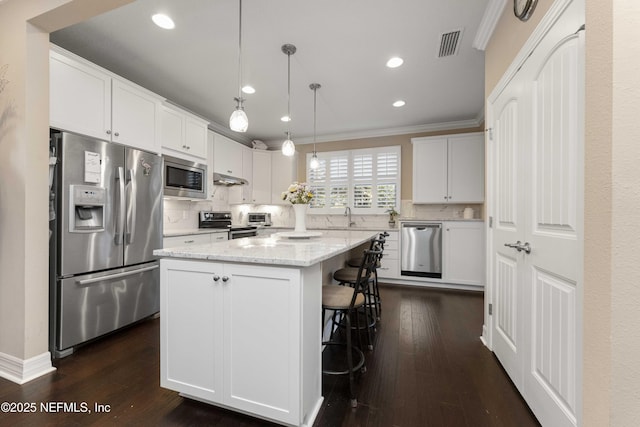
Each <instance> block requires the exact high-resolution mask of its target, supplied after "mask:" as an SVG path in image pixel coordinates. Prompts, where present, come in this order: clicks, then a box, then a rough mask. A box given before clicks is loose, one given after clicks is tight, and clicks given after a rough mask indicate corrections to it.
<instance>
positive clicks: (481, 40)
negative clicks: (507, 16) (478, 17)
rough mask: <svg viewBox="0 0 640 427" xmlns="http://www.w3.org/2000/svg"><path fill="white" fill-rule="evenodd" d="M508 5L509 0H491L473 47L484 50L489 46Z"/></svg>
mask: <svg viewBox="0 0 640 427" xmlns="http://www.w3.org/2000/svg"><path fill="white" fill-rule="evenodd" d="M506 5H507V0H489V4H487V8H486V9H485V10H484V15H483V16H482V21H480V26H479V27H478V31H477V32H476V37H475V38H474V39H473V43H472V44H471V46H472V47H474V48H475V49H478V50H482V51H484V50H485V49H486V48H487V44H488V43H489V40H490V39H491V36H492V35H493V32H494V31H495V29H496V25H498V20H499V19H500V17H501V16H502V13H503V12H504V7H505V6H506Z"/></svg>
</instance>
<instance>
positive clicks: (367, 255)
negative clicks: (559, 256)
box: [321, 250, 379, 408]
mask: <svg viewBox="0 0 640 427" xmlns="http://www.w3.org/2000/svg"><path fill="white" fill-rule="evenodd" d="M378 254H379V251H375V250H366V251H365V252H364V255H363V257H362V264H360V266H359V267H358V269H357V279H356V281H355V282H354V286H353V287H350V286H338V285H325V286H323V287H322V325H321V327H322V331H323V332H322V333H323V337H324V322H325V315H326V310H333V312H334V314H333V318H332V323H331V335H330V338H329V340H328V341H324V340H323V342H322V344H323V345H326V346H334V345H339V346H345V347H346V348H345V351H346V356H347V357H346V359H347V369H344V370H330V369H325V368H324V367H323V369H322V373H323V374H327V375H347V374H348V375H349V393H350V397H351V406H352V407H353V408H355V407H356V406H358V401H357V399H356V395H355V389H354V383H353V381H354V372H356V371H358V370H361V372H362V373H364V372H366V367H365V366H364V363H365V358H364V353H363V352H362V350H361V349H362V338H361V337H360V324H359V323H360V322H359V320H358V315H357V310H358V309H359V308H361V307H364V306H365V302H366V299H365V290H366V288H368V286H369V280H370V279H371V275H372V274H373V269H374V265H375V263H376V260H377V259H378ZM336 313H340V314H342V315H343V316H342V317H343V318H344V321H345V326H346V327H345V335H346V342H339V341H335V340H333V335H334V334H333V332H334V329H335V317H336ZM352 315H353V317H354V318H355V322H356V329H355V330H356V331H357V333H358V344H359V347H354V346H353V345H352V337H351V334H352V332H353V331H352V328H351V317H352ZM354 352H355V353H356V355H357V357H358V362H357V363H355V364H354V361H353V353H354Z"/></svg>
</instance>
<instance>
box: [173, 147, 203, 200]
mask: <svg viewBox="0 0 640 427" xmlns="http://www.w3.org/2000/svg"><path fill="white" fill-rule="evenodd" d="M163 158H164V170H163V174H162V175H163V180H164V191H163V194H164V195H165V196H171V197H185V198H190V199H206V198H207V165H204V164H201V163H196V162H191V161H188V160H184V159H179V158H177V157H171V156H163Z"/></svg>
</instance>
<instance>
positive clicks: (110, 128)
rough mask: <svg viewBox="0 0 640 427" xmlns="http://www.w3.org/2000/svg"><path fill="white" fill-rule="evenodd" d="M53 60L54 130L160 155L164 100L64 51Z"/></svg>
mask: <svg viewBox="0 0 640 427" xmlns="http://www.w3.org/2000/svg"><path fill="white" fill-rule="evenodd" d="M62 52H64V53H62ZM49 59H50V68H49V73H50V74H49V78H50V86H49V87H50V94H49V100H50V104H49V114H50V124H51V126H52V127H55V128H58V129H61V130H67V131H71V132H76V133H79V134H82V135H87V136H92V137H95V138H99V139H103V140H107V141H113V142H118V143H121V144H124V145H128V146H131V147H134V148H139V149H142V150H147V151H151V152H155V153H159V152H160V143H159V141H160V137H159V133H160V122H159V112H160V103H161V102H162V100H163V99H162V97H160V96H158V95H156V94H154V93H152V92H150V91H148V90H146V89H144V88H142V87H140V86H138V85H136V84H134V83H132V82H129V81H126V80H125V79H122V78H120V77H118V76H116V75H115V74H112V73H110V72H108V71H106V70H104V69H102V68H100V67H98V66H97V65H95V64H92V63H90V62H88V61H86V60H83V59H82V58H79V57H76V56H75V55H73V54H71V53H68V52H66V51H64V50H63V49H60V48H56V50H51V51H50V54H49Z"/></svg>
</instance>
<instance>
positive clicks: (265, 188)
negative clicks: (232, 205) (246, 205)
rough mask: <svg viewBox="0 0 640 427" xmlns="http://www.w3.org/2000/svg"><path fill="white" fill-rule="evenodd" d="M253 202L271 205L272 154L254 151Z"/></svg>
mask: <svg viewBox="0 0 640 427" xmlns="http://www.w3.org/2000/svg"><path fill="white" fill-rule="evenodd" d="M252 187H253V188H252V190H253V191H252V202H253V203H255V204H258V205H269V204H271V153H270V152H268V151H260V150H254V151H253V185H252Z"/></svg>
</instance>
